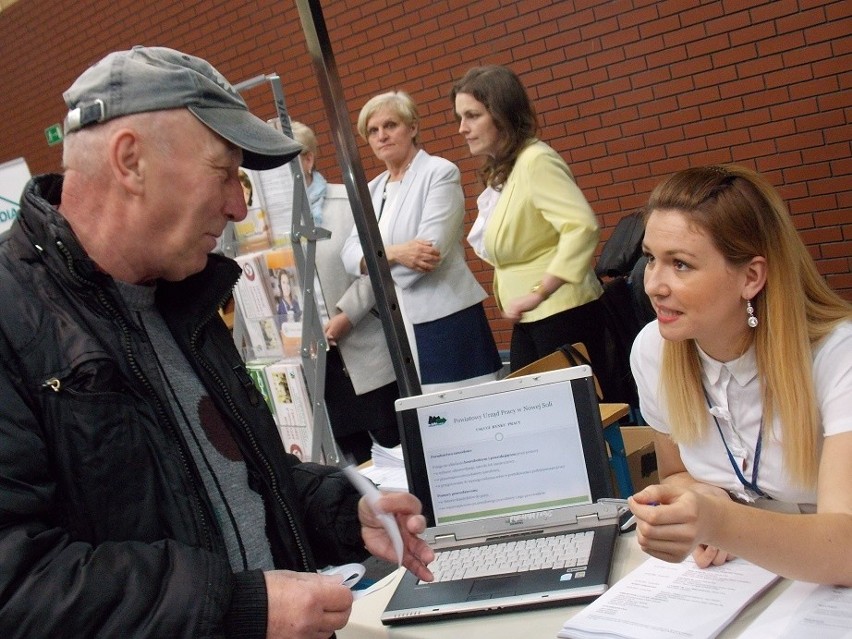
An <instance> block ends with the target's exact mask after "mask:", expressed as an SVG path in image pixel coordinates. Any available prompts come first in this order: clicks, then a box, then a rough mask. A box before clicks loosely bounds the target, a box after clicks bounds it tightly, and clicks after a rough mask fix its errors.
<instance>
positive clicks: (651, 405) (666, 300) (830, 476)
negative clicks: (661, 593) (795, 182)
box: [630, 166, 852, 586]
mask: <svg viewBox="0 0 852 639" xmlns="http://www.w3.org/2000/svg"><path fill="white" fill-rule="evenodd" d="M644 250H645V252H646V254H647V256H648V258H649V261H648V265H647V267H646V271H645V290H646V292H647V293H648V295H649V297H650V299H651V302H652V304H653V306H654V310H655V311H656V314H657V320H656V321H654V322H652V323H651V324H649V325H647V326H646V327H645V328H644V329H643V330H642V332H641V333H640V334H639V336H638V337H637V339H636V342H635V343H634V345H633V352H632V356H631V365H632V368H633V374H634V376H635V378H636V382H637V385H638V388H639V397H640V406H641V410H642V415H643V416H644V417H645V419H646V420H647V421H648V423H649V424H650V425H651V426H652V427H653V428H654V429H655V430H656V431H657V433H656V436H655V444H656V450H657V460H658V464H659V469H660V477H661V480H662V484H661V485H658V486H651V487H649V488H646V489H645V490H643V491H641V492H639V493H637V494H636V495H634V496H633V497H632V499H631V502H630V503H631V509H632V510H633V512H634V514H635V515H636V517H637V519H638V522H639V523H638V526H637V530H638V538H639V543H640V544H641V546H642V547H643V548H644V549H645V550H646V551H647V552H648V553H650V554H652V555H654V556H657V557H660V558H663V559H666V560H669V561H680V560H681V559H683V558H684V557H686V556H687V555H689V554H690V553H692V555H693V557H694V559H695V561H696V563H698V565H700V566H709V565H711V564H721V563H724V562H725V561H726V560H727V559H729V558H731V557H733V556H742V557H744V558H745V559H747V560H749V561H751V562H753V563H756V564H758V565H761V566H763V567H765V568H767V569H769V570H771V571H773V572H775V573H778V574H779V575H782V576H784V577H789V578H791V579H800V580H804V581H812V582H818V583H826V584H842V585H846V586H852V553H850V552H849V542H850V539H852V463H850V460H852V418H850V415H852V311H850V306H849V304H848V303H847V302H845V301H844V300H842V299H841V298H840V297H839V296H837V295H836V294H835V293H834V292H833V291H832V290H831V289H829V287H828V286H827V285H826V284H825V282H824V281H823V279H822V278H821V277H820V275H819V273H818V272H817V270H816V267H815V265H814V263H813V260H812V259H811V257H810V255H809V254H808V252H807V250H806V248H805V246H804V245H803V243H802V241H801V239H800V238H799V236H798V234H797V232H796V230H795V228H794V226H793V224H792V221H791V220H790V217H789V215H788V214H787V212H786V209H785V207H784V204H783V202H782V201H781V198H780V196H779V195H778V193H777V192H776V191H775V190H774V189H773V188H772V187H771V186H770V185H769V184H768V183H767V182H766V181H765V180H764V179H763V178H761V177H760V176H758V175H757V174H755V173H753V172H751V171H749V170H747V169H744V168H739V167H719V166H716V167H707V168H694V169H688V170H685V171H681V172H680V173H677V174H675V175H674V176H672V177H670V178H668V179H667V180H665V181H664V182H663V183H661V184H660V185H659V186H657V188H656V189H655V190H654V192H653V193H652V194H651V198H650V202H649V204H648V213H647V219H646V228H645V239H644Z"/></svg>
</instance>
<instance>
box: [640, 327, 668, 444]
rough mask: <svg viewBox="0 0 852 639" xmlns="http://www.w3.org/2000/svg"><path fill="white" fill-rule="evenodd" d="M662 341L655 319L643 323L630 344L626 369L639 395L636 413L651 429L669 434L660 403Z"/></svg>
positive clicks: (666, 419)
mask: <svg viewBox="0 0 852 639" xmlns="http://www.w3.org/2000/svg"><path fill="white" fill-rule="evenodd" d="M662 354H663V338H662V337H661V336H660V329H659V327H658V326H657V320H654V321H652V322H649V323H648V324H646V325H645V326H644V327H643V328H642V330H641V331H639V335H637V336H636V339H635V340H634V342H633V348H632V349H631V351H630V369H631V370H632V371H633V378H634V379H635V380H636V389H637V391H638V392H639V410H640V411H641V413H642V417H643V418H644V419H645V421H646V422H647V423H648V425H649V426H651V427H652V428H653V429H654V430H658V431H660V432H662V433H669V432H671V427H670V426H669V420H668V417H667V415H666V412H665V410H664V409H663V407H662V405H661V403H660V362H661V360H662Z"/></svg>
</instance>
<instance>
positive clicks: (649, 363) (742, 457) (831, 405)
mask: <svg viewBox="0 0 852 639" xmlns="http://www.w3.org/2000/svg"><path fill="white" fill-rule="evenodd" d="M663 341H664V340H663V338H662V337H661V336H660V331H659V327H658V325H657V322H656V321H653V322H651V323H650V324H648V325H647V326H645V327H644V328H643V329H642V331H641V332H640V333H639V335H638V336H637V338H636V341H635V342H634V343H633V350H632V352H631V354H630V366H631V368H632V369H633V376H634V378H635V379H636V385H637V388H638V390H639V408H640V410H641V411H642V416H643V417H644V418H645V420H646V421H647V422H648V424H649V425H650V426H651V427H652V428H654V429H655V430H657V431H660V432H661V433H666V434H668V433H670V432H671V429H670V426H669V424H670V420H669V419H668V414H667V411H666V408H665V406H664V402H663V401H662V399H661V397H660V392H659V387H660V374H659V372H660V361H661V358H662V346H663ZM699 355H700V358H701V365H702V369H703V372H702V381H703V383H704V388H705V390H706V392H707V395H708V396H709V399H710V404H711V405H712V407H713V408H712V409H710V408H708V415H707V425H706V428H705V431H704V435H703V436H702V437H701V438H699V439H698V440H696V441H695V442H692V443H689V444H679V446H678V448H679V450H680V456H681V459H682V461H683V463H684V466H685V467H686V470H687V471H688V472H689V474H690V475H692V477H694V478H695V479H696V480H698V481H701V482H705V483H708V484H712V485H714V486H719V487H720V488H723V489H725V490H727V491H729V492H731V493H733V494H735V495H737V496H738V497H740V498H741V499H744V500H746V501H753V500H754V498H755V495H754V494H753V493H751V491H748V490H746V489H745V488H744V487H743V485H742V483H741V482H740V480H739V479H738V478H737V475H736V473H735V472H734V469H733V467H732V466H731V462H730V460H729V458H728V453H727V451H726V450H725V443H727V447H728V449H729V450H730V451H731V454H732V455H733V456H734V459H735V461H736V463H737V464H738V465H739V468H740V472H741V473H742V475H743V476H744V477H745V479H747V480H749V481H751V479H752V468H753V465H754V452H755V446H756V444H757V439H758V434H759V433H760V424H761V419H762V416H763V410H762V405H761V398H760V382H759V380H758V377H757V366H756V362H755V355H754V348H753V347H752V348H751V349H749V350H748V351H747V352H746V353H745V354H744V355H743V356H742V357H740V358H738V359H735V360H733V361H730V362H724V363H723V362H718V361H716V360H714V359H712V358H710V357H709V356H708V355H707V354H706V353H703V352H701V350H700V349H699ZM813 377H814V386H815V388H816V400H817V407H818V409H819V412H820V415H821V417H822V423H821V428H822V434H823V436H824V437H828V436H830V435H836V434H838V433H843V432H848V431H852V322H844V323H842V324H840V325H839V326H838V327H837V328H835V330H834V331H832V332H831V333H830V334H829V335H828V336H827V337H826V338H825V339H823V340H822V341H821V342H820V343H818V344H817V346H816V348H815V349H814V359H813ZM712 415H715V416H716V419H717V420H718V422H719V428H720V429H721V431H722V435H723V436H724V439H725V441H724V442H723V441H722V437H721V436H720V434H719V429H717V428H716V423H715V422H714V420H713V417H712ZM821 444H822V442H821V441H820V450H821V448H822V447H821ZM761 447H762V449H761V453H760V463H759V466H758V476H757V485H758V486H759V487H760V489H761V490H762V491H763V492H764V493H765V494H767V495H769V496H770V497H772V499H774V500H778V501H781V502H787V503H790V504H816V489H815V488H813V489H809V488H802V487H801V486H798V485H797V484H795V483H794V482H792V481H791V480H790V476H789V473H788V472H786V471H785V469H784V465H783V459H782V456H783V454H782V447H781V425H780V422H779V421H778V419H777V418H776V419H775V421H774V423H773V424H772V435H771V436H767V435H764V437H763V442H762V444H761Z"/></svg>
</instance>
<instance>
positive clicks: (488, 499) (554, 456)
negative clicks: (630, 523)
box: [417, 381, 592, 524]
mask: <svg viewBox="0 0 852 639" xmlns="http://www.w3.org/2000/svg"><path fill="white" fill-rule="evenodd" d="M417 417H418V422H419V424H420V435H421V439H422V442H423V453H424V457H425V462H426V468H427V471H428V473H429V478H430V481H429V483H430V486H431V493H432V504H433V507H434V513H435V521H436V523H437V524H446V523H451V522H463V521H469V520H474V519H479V518H482V517H493V516H496V515H512V514H516V513H517V514H520V513H525V512H532V511H536V510H543V509H550V508H556V507H560V506H571V505H575V504H588V503H591V502H592V495H591V489H590V487H589V481H588V477H587V475H586V463H585V460H584V457H583V447H582V443H581V441H580V428H579V425H578V423H577V412H576V410H575V407H574V396H573V394H572V392H571V383H570V381H562V382H558V383H555V384H547V385H545V386H538V387H530V388H520V389H515V390H510V391H506V392H503V393H498V394H495V395H488V396H482V397H470V398H466V399H461V400H457V401H450V402H447V403H444V404H439V405H436V406H428V407H423V408H418V409H417Z"/></svg>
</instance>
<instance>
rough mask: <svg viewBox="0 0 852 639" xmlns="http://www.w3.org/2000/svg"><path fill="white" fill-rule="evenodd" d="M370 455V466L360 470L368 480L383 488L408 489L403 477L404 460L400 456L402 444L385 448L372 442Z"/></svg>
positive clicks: (406, 481)
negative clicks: (371, 458)
mask: <svg viewBox="0 0 852 639" xmlns="http://www.w3.org/2000/svg"><path fill="white" fill-rule="evenodd" d="M372 457H373V464H372V466H368V467H366V468H364V469H362V471H361V472H362V473H364V474H365V475H366V476H367V477H368V478H369V479H370V481H372V482H373V483H374V484H376V485H377V486H378V487H379V488H381V489H383V490H396V491H407V490H408V480H407V479H406V477H405V462H404V461H403V458H402V446H394V447H393V448H385V447H384V446H379V445H378V444H376V443H375V442H374V443H373V448H372Z"/></svg>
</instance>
